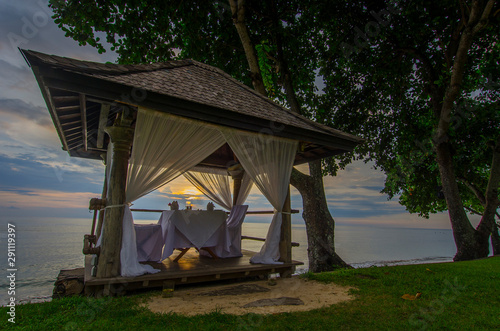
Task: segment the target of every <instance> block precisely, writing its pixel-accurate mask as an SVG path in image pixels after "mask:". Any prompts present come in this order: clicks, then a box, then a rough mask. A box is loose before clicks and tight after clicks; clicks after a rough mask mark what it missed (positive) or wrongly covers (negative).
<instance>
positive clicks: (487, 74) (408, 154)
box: [50, 0, 500, 217]
mask: <svg viewBox="0 0 500 331" xmlns="http://www.w3.org/2000/svg"><path fill="white" fill-rule="evenodd" d="M464 3H466V2H464V1H458V2H457V1H452V0H446V1H440V2H437V1H431V0H424V1H417V2H415V1H411V0H404V1H397V2H395V1H366V0H356V1H348V2H346V1H311V0H301V1H286V0H273V1H262V0H247V1H245V5H246V24H247V26H248V29H249V31H250V37H251V39H252V43H253V45H254V46H255V49H256V52H257V55H258V60H259V67H260V69H261V71H262V77H263V79H264V85H265V87H266V89H267V91H268V93H269V96H270V97H271V98H273V99H274V100H276V101H277V102H279V103H281V104H284V105H287V97H286V93H285V90H284V87H283V83H284V82H283V70H282V69H283V68H281V67H280V63H279V61H277V59H278V58H279V57H280V49H282V56H283V58H284V59H285V60H286V63H287V65H288V67H289V71H290V73H291V76H292V81H293V85H294V89H295V94H296V96H297V99H298V102H299V104H300V105H301V108H302V113H303V114H304V115H306V116H308V117H310V118H313V119H314V120H316V121H318V122H320V123H323V124H326V125H329V126H332V127H335V128H337V129H340V130H343V131H346V132H349V133H353V134H357V135H360V136H362V137H363V138H365V139H366V143H365V144H363V145H362V146H360V147H359V148H357V150H356V153H350V154H346V155H343V156H341V157H336V158H329V159H326V160H323V166H324V167H323V170H324V173H325V174H331V175H335V174H336V172H337V171H338V170H339V169H342V168H343V167H345V166H346V165H347V164H349V163H350V162H351V161H352V160H353V159H355V158H358V159H359V158H363V159H364V160H366V161H373V162H374V163H375V165H376V166H377V167H378V168H380V169H382V170H383V171H384V172H385V174H386V176H387V178H386V182H385V187H384V189H383V192H384V193H387V194H388V196H389V198H393V197H397V198H399V201H400V203H401V204H403V205H404V206H406V208H407V209H408V211H410V212H412V213H418V214H419V215H421V216H425V217H427V216H428V215H429V213H434V212H438V211H443V210H445V209H446V208H447V206H446V204H445V202H444V200H443V199H442V194H441V192H440V190H441V182H440V178H439V171H438V166H437V163H436V160H435V159H436V155H435V151H434V142H433V140H432V139H433V136H434V134H435V129H436V125H437V123H438V121H437V119H438V116H439V106H440V104H441V101H442V96H443V95H444V92H445V89H446V87H447V85H448V83H449V79H450V73H451V68H452V64H453V54H454V48H455V47H456V43H457V41H458V40H459V37H460V35H461V33H462V32H463V24H464V19H466V18H467V15H468V12H467V7H466V6H465V5H464ZM50 4H51V6H52V8H53V10H54V13H55V15H54V18H55V21H56V23H57V24H59V26H60V27H61V28H62V29H63V30H64V31H65V32H66V35H67V36H68V37H71V38H73V39H75V40H77V41H79V42H80V44H82V45H85V44H90V45H92V46H94V47H96V48H97V49H98V50H99V52H104V51H105V45H104V44H103V40H104V39H105V40H106V41H107V42H108V43H110V44H111V49H112V50H115V51H116V52H117V53H118V55H119V62H121V63H142V62H156V61H166V60H169V59H173V58H192V59H195V60H198V61H201V62H204V63H207V64H210V65H214V66H216V67H219V68H221V69H222V70H224V71H226V72H228V73H229V74H230V75H232V76H233V77H235V78H236V79H238V80H240V81H243V82H245V83H246V84H247V85H250V84H251V79H250V77H249V75H248V67H247V62H246V58H245V54H244V52H243V48H242V46H241V42H240V40H239V37H238V35H237V33H236V29H235V28H234V26H233V21H232V14H231V10H230V7H229V5H228V3H227V2H226V1H215V2H212V1H196V0H191V1H181V0H174V1H159V0H156V1H132V2H131V1H124V0H113V1H91V0H82V1H61V0H51V1H50ZM461 4H462V5H461ZM496 7H498V3H497V4H496ZM493 12H496V16H495V17H491V18H490V22H489V24H488V25H487V26H486V28H485V29H483V30H482V31H481V32H480V33H479V35H478V36H477V37H476V38H475V39H474V42H473V44H472V46H471V49H470V51H469V58H468V61H467V64H466V69H465V76H464V77H465V80H464V83H463V84H462V90H461V93H460V96H459V98H458V102H457V103H456V104H455V111H454V113H453V116H452V118H451V130H450V134H449V138H450V140H449V141H450V144H451V146H452V148H453V151H454V153H455V158H454V161H455V162H456V164H455V171H456V176H457V177H458V178H460V179H461V180H462V182H461V185H460V189H461V196H462V199H463V202H464V205H465V206H466V207H469V208H472V209H475V210H479V211H481V210H482V206H481V204H480V203H479V200H478V199H477V197H476V196H475V195H474V194H473V193H472V192H471V191H470V190H469V189H468V188H467V187H468V186H467V184H474V185H475V186H478V187H479V188H480V190H482V191H483V192H484V189H485V187H486V186H485V185H486V182H487V179H488V177H489V171H488V170H489V167H490V163H491V149H490V148H489V147H488V142H489V141H491V140H494V139H495V138H496V137H497V136H498V135H499V134H500V132H499V129H498V128H499V127H500V111H499V102H500V92H499V91H500V88H499V87H500V81H499V78H498V77H500V69H499V68H500V63H499V58H500V40H499V34H498V31H499V20H500V18H499V17H500V15H499V14H498V13H499V12H498V8H496V9H495V10H494V11H493ZM457 31H458V32H457ZM318 86H319V88H318ZM319 89H320V90H319ZM439 96H441V98H439ZM469 186H470V185H469Z"/></svg>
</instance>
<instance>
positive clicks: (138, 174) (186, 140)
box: [127, 108, 225, 202]
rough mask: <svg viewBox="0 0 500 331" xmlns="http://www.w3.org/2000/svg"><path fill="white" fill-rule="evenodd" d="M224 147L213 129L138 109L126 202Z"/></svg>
mask: <svg viewBox="0 0 500 331" xmlns="http://www.w3.org/2000/svg"><path fill="white" fill-rule="evenodd" d="M224 143H225V141H224V137H223V136H222V135H221V133H220V132H219V130H218V129H217V128H216V127H214V126H211V125H209V124H206V123H202V122H199V121H194V120H189V119H184V118H180V117H177V116H172V115H168V114H165V113H161V112H157V111H153V110H149V109H144V108H139V113H138V115H137V124H136V127H135V135H134V143H133V150H132V155H131V157H130V162H129V169H128V179H127V202H132V201H134V200H136V199H138V198H140V197H142V196H144V195H146V194H148V193H149V192H151V191H154V190H156V189H157V188H159V187H161V186H163V185H165V184H166V183H168V182H169V181H171V180H173V179H175V178H177V177H178V176H180V175H181V174H182V173H183V172H185V171H187V170H189V169H190V168H192V167H194V166H195V165H197V164H198V163H200V162H201V161H203V160H204V159H205V158H206V157H208V156H209V155H210V154H212V153H213V152H215V151H216V150H217V149H218V148H219V147H221V146H222V145H223V144H224Z"/></svg>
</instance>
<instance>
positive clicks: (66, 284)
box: [52, 268, 84, 299]
mask: <svg viewBox="0 0 500 331" xmlns="http://www.w3.org/2000/svg"><path fill="white" fill-rule="evenodd" d="M83 288H84V269H83V268H77V269H71V270H61V272H60V273H59V276H57V280H56V282H55V284H54V290H53V291H52V298H54V299H57V298H64V297H70V296H73V295H80V294H81V293H82V292H83Z"/></svg>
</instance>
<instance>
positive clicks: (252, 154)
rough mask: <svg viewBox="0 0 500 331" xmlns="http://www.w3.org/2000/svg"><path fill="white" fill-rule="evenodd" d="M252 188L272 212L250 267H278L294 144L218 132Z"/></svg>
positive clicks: (295, 149) (273, 138)
mask: <svg viewBox="0 0 500 331" xmlns="http://www.w3.org/2000/svg"><path fill="white" fill-rule="evenodd" d="M222 133H223V134H224V137H225V138H226V141H227V142H228V144H229V146H230V147H231V149H232V150H233V152H234V153H235V154H236V157H237V158H238V160H239V161H240V163H241V165H242V166H243V168H244V169H245V171H246V172H247V173H248V174H249V176H250V177H251V178H252V180H253V182H254V183H255V185H256V186H257V187H258V188H259V190H260V191H261V192H262V194H264V196H265V197H266V198H267V199H268V200H269V202H270V203H271V204H272V205H273V207H274V208H275V210H276V211H275V214H274V216H273V219H272V221H271V225H270V227H269V231H268V233H267V236H266V242H265V243H264V245H263V246H262V248H261V250H260V252H259V253H257V254H256V255H254V256H253V257H252V258H251V260H250V261H251V262H252V263H271V264H272V263H274V264H276V263H280V262H278V259H279V257H280V255H279V240H280V233H281V222H282V211H283V204H284V203H285V199H286V196H287V193H288V187H289V182H290V174H291V172H292V166H293V161H294V158H295V154H296V151H297V144H298V143H297V141H294V140H289V139H285V138H278V137H273V136H268V135H259V134H254V133H247V132H243V131H238V130H225V129H223V130H222Z"/></svg>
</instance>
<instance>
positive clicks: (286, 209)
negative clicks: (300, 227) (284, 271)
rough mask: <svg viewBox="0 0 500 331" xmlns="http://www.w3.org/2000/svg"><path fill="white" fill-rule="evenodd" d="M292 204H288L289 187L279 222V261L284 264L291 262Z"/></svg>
mask: <svg viewBox="0 0 500 331" xmlns="http://www.w3.org/2000/svg"><path fill="white" fill-rule="evenodd" d="M291 211H292V204H291V202H290V186H288V194H287V196H286V199H285V204H284V205H283V213H284V214H283V221H282V222H281V236H280V246H279V247H280V261H281V262H285V263H291V262H292V215H291Z"/></svg>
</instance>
